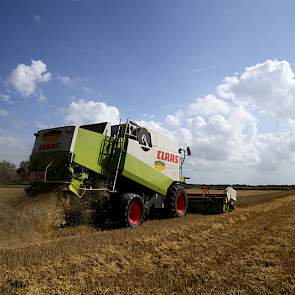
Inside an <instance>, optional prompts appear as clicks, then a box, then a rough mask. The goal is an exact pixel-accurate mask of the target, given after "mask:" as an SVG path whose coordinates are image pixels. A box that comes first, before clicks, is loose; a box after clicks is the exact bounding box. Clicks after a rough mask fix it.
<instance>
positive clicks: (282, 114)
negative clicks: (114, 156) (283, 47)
mask: <svg viewBox="0 0 295 295" xmlns="http://www.w3.org/2000/svg"><path fill="white" fill-rule="evenodd" d="M294 105H295V78H294V72H293V70H292V68H291V65H290V64H289V63H288V62H287V61H278V60H267V61H265V62H263V63H259V64H257V65H254V66H250V67H247V68H245V70H244V71H243V72H242V74H241V75H240V76H238V75H235V76H232V77H226V78H225V79H224V81H223V82H222V83H221V84H220V85H219V86H218V87H217V95H212V94H209V95H206V96H204V97H200V98H197V99H195V100H194V101H193V102H192V103H191V104H190V105H188V106H187V107H184V108H183V109H182V110H181V111H178V112H177V113H175V114H169V115H167V116H166V119H165V122H164V123H159V122H152V125H154V126H157V127H158V130H157V131H159V132H161V133H163V134H171V135H172V137H174V138H175V139H178V141H179V142H180V143H181V144H182V145H183V146H185V145H189V146H190V147H191V149H192V156H191V157H190V158H189V159H188V161H187V167H188V168H187V169H186V170H187V171H189V175H190V176H192V179H193V181H195V182H213V183H214V182H215V183H216V182H221V183H222V182H227V183H231V182H239V183H292V182H294V181H293V180H292V177H291V176H288V175H292V173H291V171H292V169H293V168H292V165H294V164H295V118H294V117H295V109H294ZM179 114H182V115H181V116H180V115H179ZM261 114H263V117H264V116H268V121H264V120H263V119H261V117H260V116H261ZM165 123H166V125H165ZM269 124H271V125H275V126H276V129H275V130H271V129H272V127H271V125H269ZM260 125H263V129H262V130H267V131H265V132H261V131H260V132H259V130H260V129H261V128H259V127H260ZM261 175H264V176H261Z"/></svg>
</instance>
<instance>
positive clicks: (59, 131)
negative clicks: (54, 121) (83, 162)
mask: <svg viewBox="0 0 295 295" xmlns="http://www.w3.org/2000/svg"><path fill="white" fill-rule="evenodd" d="M74 131H75V127H74V126H66V127H58V128H52V129H44V130H40V131H38V133H37V134H35V136H36V140H35V145H34V148H33V152H32V154H33V155H34V154H36V153H42V152H55V151H70V148H71V143H72V139H73V135H74Z"/></svg>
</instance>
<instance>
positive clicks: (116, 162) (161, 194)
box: [18, 121, 236, 227]
mask: <svg viewBox="0 0 295 295" xmlns="http://www.w3.org/2000/svg"><path fill="white" fill-rule="evenodd" d="M35 136H36V140H35V144H34V147H33V151H32V155H31V157H30V164H29V170H28V171H24V170H19V171H18V173H19V174H20V175H21V177H22V178H23V179H25V180H26V181H28V182H30V184H31V185H30V187H29V188H28V189H27V193H28V194H30V195H36V194H40V193H44V192H47V191H50V190H53V191H56V190H59V191H62V192H63V195H64V196H67V197H65V198H64V200H66V201H67V202H65V203H67V206H68V207H71V208H72V210H74V211H75V209H73V208H75V206H74V205H73V204H75V201H74V202H73V200H76V201H77V200H79V199H80V200H81V201H80V203H81V204H82V202H83V203H84V204H85V203H87V206H90V207H91V209H92V211H94V212H96V214H95V215H96V217H98V219H99V220H103V219H109V220H110V219H116V220H119V221H120V222H121V224H123V225H124V226H129V227H134V226H138V225H140V224H142V223H143V221H144V220H145V219H146V218H147V217H148V216H149V215H150V214H151V213H155V212H156V213H157V214H161V215H163V216H178V217H183V216H184V215H185V214H186V213H187V211H188V207H189V206H190V204H191V206H192V207H193V206H195V207H197V208H205V209H206V210H208V211H219V212H226V211H228V210H229V209H233V208H234V202H235V201H236V194H235V191H234V190H233V189H232V188H228V189H227V191H225V193H222V194H218V195H216V194H215V195H210V194H203V193H202V194H196V193H194V194H191V195H189V196H188V194H187V193H186V190H185V186H186V185H185V177H183V176H182V165H183V163H184V159H185V157H186V156H187V155H190V149H189V148H187V149H183V148H180V147H179V145H178V144H177V142H175V141H173V140H171V139H169V138H167V137H166V136H163V135H161V134H159V133H157V132H154V131H152V130H149V129H147V128H144V127H141V126H139V125H137V124H136V123H135V122H132V121H127V122H126V123H123V124H118V125H111V123H109V122H103V123H98V124H90V125H83V126H64V127H58V128H52V129H46V130H40V131H38V132H37V133H35ZM82 200H83V201H82ZM80 203H79V202H78V204H80ZM69 204H72V205H69ZM79 206H80V205H79ZM82 207H83V206H82ZM76 209H77V208H76ZM89 211H90V210H89Z"/></svg>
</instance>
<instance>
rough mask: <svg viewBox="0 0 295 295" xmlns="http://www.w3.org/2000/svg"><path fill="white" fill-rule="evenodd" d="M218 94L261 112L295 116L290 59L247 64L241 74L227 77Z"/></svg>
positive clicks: (272, 114) (293, 84) (294, 89)
mask: <svg viewBox="0 0 295 295" xmlns="http://www.w3.org/2000/svg"><path fill="white" fill-rule="evenodd" d="M217 90H218V93H219V95H220V96H221V97H222V98H225V99H233V100H235V101H236V102H237V103H238V104H243V105H245V106H247V107H251V108H252V109H257V110H259V111H260V112H261V113H264V114H268V115H271V116H273V117H279V118H283V119H285V118H293V119H294V118H295V109H294V104H295V79H294V72H293V70H292V68H291V65H290V63H289V62H287V61H285V60H283V61H278V60H267V61H265V62H263V63H259V64H257V65H255V66H251V67H247V68H246V69H245V71H244V72H243V73H242V75H241V76H239V77H238V76H232V77H226V78H225V79H224V81H223V83H222V84H221V85H219V86H218V88H217Z"/></svg>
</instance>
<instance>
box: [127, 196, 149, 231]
mask: <svg viewBox="0 0 295 295" xmlns="http://www.w3.org/2000/svg"><path fill="white" fill-rule="evenodd" d="M122 203H123V204H122V209H123V212H122V213H123V214H122V222H123V226H126V227H137V226H139V225H141V224H142V223H143V221H144V203H143V200H142V198H141V197H140V196H139V195H136V194H132V193H130V194H124V195H123V196H122Z"/></svg>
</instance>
